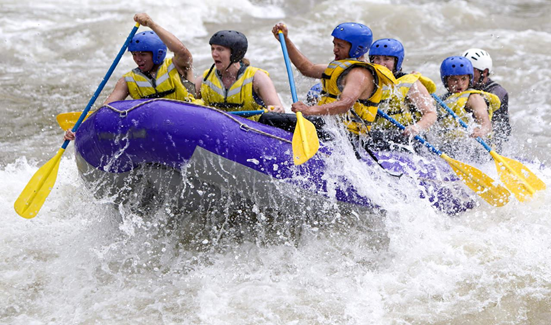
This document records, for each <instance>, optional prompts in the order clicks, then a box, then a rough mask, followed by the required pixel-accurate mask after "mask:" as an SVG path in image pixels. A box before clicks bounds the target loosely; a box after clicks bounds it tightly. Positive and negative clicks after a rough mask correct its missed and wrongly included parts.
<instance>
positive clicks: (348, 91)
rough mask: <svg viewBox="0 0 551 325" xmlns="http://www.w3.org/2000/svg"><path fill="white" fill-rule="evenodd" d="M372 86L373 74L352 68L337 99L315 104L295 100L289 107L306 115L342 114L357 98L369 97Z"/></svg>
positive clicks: (373, 86)
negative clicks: (327, 102)
mask: <svg viewBox="0 0 551 325" xmlns="http://www.w3.org/2000/svg"><path fill="white" fill-rule="evenodd" d="M374 88H375V84H374V83H373V75H371V74H370V73H369V72H368V71H367V70H366V69H364V68H353V69H352V70H351V71H350V73H348V75H347V76H346V78H345V80H344V89H343V91H342V93H341V95H340V97H339V100H337V101H334V102H332V103H329V104H324V105H317V106H307V105H306V104H304V103H303V102H297V103H294V104H293V106H292V108H291V109H292V110H293V112H302V113H304V114H306V115H337V114H343V113H346V112H348V110H349V109H350V108H352V106H354V103H355V102H356V101H357V100H358V99H360V98H362V99H367V98H369V97H370V95H371V93H372V92H373V90H374Z"/></svg>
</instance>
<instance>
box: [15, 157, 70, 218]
mask: <svg viewBox="0 0 551 325" xmlns="http://www.w3.org/2000/svg"><path fill="white" fill-rule="evenodd" d="M63 152H65V149H63V148H61V149H59V151H58V152H57V154H56V155H55V157H53V158H52V159H50V161H48V162H47V163H46V164H44V166H42V167H40V169H39V170H38V171H37V172H36V173H35V174H34V175H33V177H32V178H31V180H30V181H29V183H28V184H27V186H25V189H24V190H23V192H21V194H20V195H19V197H18V198H17V200H16V201H15V204H14V208H15V212H17V214H18V215H20V216H22V217H23V218H27V219H31V218H34V217H36V215H37V214H38V211H39V210H40V208H42V205H43V204H44V201H46V198H47V197H48V195H50V192H51V191H52V188H53V186H54V183H55V180H56V178H57V172H58V170H59V162H60V161H61V155H63Z"/></svg>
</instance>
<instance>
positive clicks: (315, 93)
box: [306, 82, 322, 105]
mask: <svg viewBox="0 0 551 325" xmlns="http://www.w3.org/2000/svg"><path fill="white" fill-rule="evenodd" d="M321 91H322V86H321V82H318V83H317V84H315V85H313V86H312V88H310V90H308V93H307V94H306V103H307V104H308V105H316V104H317V102H318V101H319V100H320V98H321Z"/></svg>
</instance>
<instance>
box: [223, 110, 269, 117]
mask: <svg viewBox="0 0 551 325" xmlns="http://www.w3.org/2000/svg"><path fill="white" fill-rule="evenodd" d="M229 113H230V114H232V115H237V116H243V117H249V116H254V115H258V114H262V113H264V110H263V109H259V110H257V111H235V112H229Z"/></svg>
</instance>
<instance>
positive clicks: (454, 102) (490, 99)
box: [438, 89, 501, 137]
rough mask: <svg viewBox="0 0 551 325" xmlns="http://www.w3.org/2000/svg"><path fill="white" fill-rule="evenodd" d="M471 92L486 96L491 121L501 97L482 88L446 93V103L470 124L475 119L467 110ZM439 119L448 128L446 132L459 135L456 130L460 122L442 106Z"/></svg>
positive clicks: (449, 134) (453, 135) (444, 99)
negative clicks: (466, 106)
mask: <svg viewBox="0 0 551 325" xmlns="http://www.w3.org/2000/svg"><path fill="white" fill-rule="evenodd" d="M471 94H479V95H481V96H482V97H483V98H484V101H485V102H486V105H487V106H488V117H489V119H490V121H491V120H492V116H493V113H494V112H495V111H497V110H498V109H499V107H500V106H501V101H500V100H499V97H498V96H496V95H494V94H492V93H488V92H485V91H481V90H474V89H468V90H466V91H463V92H460V93H454V94H449V93H448V94H446V95H444V96H443V101H444V103H445V104H446V105H447V106H448V107H449V108H450V109H451V110H452V111H453V112H454V113H455V114H456V115H457V116H458V117H459V118H460V119H461V120H462V121H463V122H465V124H467V125H469V124H470V123H472V121H473V115H472V114H471V113H470V112H467V110H466V109H465V105H467V101H468V100H469V96H470V95H471ZM438 120H439V122H440V125H441V126H442V127H443V128H444V129H446V130H447V132H445V133H446V134H447V135H448V136H450V137H457V136H458V133H462V132H456V130H457V129H458V128H461V126H460V125H459V123H458V122H457V121H455V118H454V117H453V116H452V115H451V114H450V113H449V112H448V111H447V110H446V109H445V108H443V107H440V110H439V113H438Z"/></svg>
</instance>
